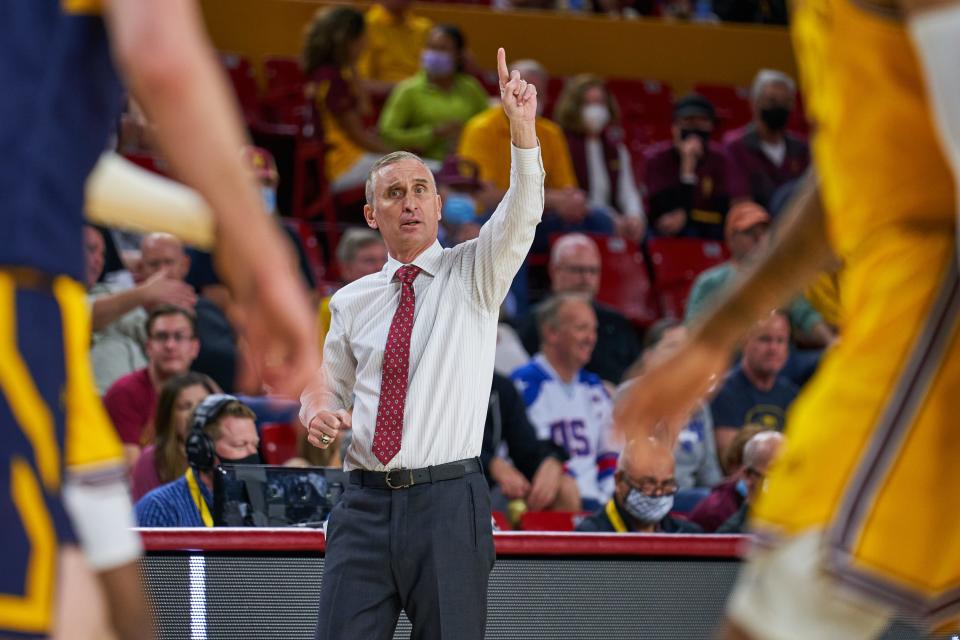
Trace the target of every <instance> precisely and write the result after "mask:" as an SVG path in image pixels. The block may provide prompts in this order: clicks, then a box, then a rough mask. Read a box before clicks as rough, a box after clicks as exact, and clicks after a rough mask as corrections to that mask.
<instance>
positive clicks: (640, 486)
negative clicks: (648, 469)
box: [623, 476, 680, 496]
mask: <svg viewBox="0 0 960 640" xmlns="http://www.w3.org/2000/svg"><path fill="white" fill-rule="evenodd" d="M623 479H624V480H625V481H626V483H627V484H628V485H630V486H631V487H633V488H634V489H636V490H637V491H639V492H640V493H642V494H643V495H645V496H672V495H673V494H675V493H676V492H677V491H679V490H680V486H679V485H678V484H677V481H676V480H674V479H673V478H671V479H669V480H664V481H663V482H657V481H656V480H654V479H653V478H640V479H639V480H637V481H634V480H633V479H632V478H628V477H627V476H624V477H623Z"/></svg>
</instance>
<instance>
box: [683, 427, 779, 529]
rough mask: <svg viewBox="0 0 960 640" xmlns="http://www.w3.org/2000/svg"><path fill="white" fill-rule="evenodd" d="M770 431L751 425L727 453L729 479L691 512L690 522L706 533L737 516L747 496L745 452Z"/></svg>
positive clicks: (738, 436)
mask: <svg viewBox="0 0 960 640" xmlns="http://www.w3.org/2000/svg"><path fill="white" fill-rule="evenodd" d="M765 431H769V429H764V428H763V427H761V426H759V425H747V426H745V427H744V428H743V429H741V430H740V431H739V432H737V436H736V437H735V438H734V439H733V441H732V442H731V443H730V445H729V446H728V447H727V449H726V451H724V467H725V468H726V469H727V470H728V471H729V475H728V476H727V479H726V480H724V481H723V482H721V483H720V484H718V485H717V486H715V487H714V488H713V489H712V490H711V491H710V493H709V495H707V497H706V498H704V499H703V500H701V501H700V503H699V504H697V506H696V507H695V508H694V509H693V510H692V511H691V512H690V520H691V521H692V522H695V523H697V524H698V525H699V526H700V527H702V528H703V530H704V531H705V532H706V533H714V532H715V531H716V530H717V528H718V527H719V526H720V525H722V524H723V523H724V522H726V521H727V520H728V519H729V518H730V516H732V515H733V514H735V513H736V512H737V511H738V510H739V509H740V507H741V506H743V503H744V500H746V497H747V486H746V484H745V483H744V482H743V480H744V457H743V454H744V449H745V448H746V445H747V443H748V442H749V441H750V440H751V439H753V438H754V437H755V436H756V435H757V434H759V433H763V432H765Z"/></svg>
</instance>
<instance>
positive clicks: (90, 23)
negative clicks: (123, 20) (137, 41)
mask: <svg viewBox="0 0 960 640" xmlns="http://www.w3.org/2000/svg"><path fill="white" fill-rule="evenodd" d="M98 4H99V3H98V2H96V1H95V0H94V1H90V0H28V1H17V0H12V1H9V2H4V3H3V20H0V228H2V229H3V236H4V239H3V242H2V243H0V265H4V266H11V265H13V266H26V267H33V268H35V269H39V270H40V271H43V272H44V273H47V274H50V275H59V274H64V275H68V276H70V277H72V278H74V279H76V280H79V281H83V250H82V241H81V238H82V235H81V230H82V225H83V215H82V214H83V189H84V182H85V179H86V177H87V175H88V174H89V173H90V171H91V170H92V168H93V166H94V164H95V163H96V161H97V158H98V156H99V155H100V154H101V152H102V151H103V150H104V148H105V147H106V145H107V142H108V140H109V137H110V134H111V129H112V126H113V123H114V122H115V120H116V118H117V116H118V114H119V112H120V108H121V106H122V91H121V87H120V82H119V79H118V77H117V73H116V71H115V70H114V66H113V62H112V59H111V56H110V48H109V43H108V41H107V33H106V30H105V25H104V22H103V18H102V16H100V15H99V11H98V6H97V5H98Z"/></svg>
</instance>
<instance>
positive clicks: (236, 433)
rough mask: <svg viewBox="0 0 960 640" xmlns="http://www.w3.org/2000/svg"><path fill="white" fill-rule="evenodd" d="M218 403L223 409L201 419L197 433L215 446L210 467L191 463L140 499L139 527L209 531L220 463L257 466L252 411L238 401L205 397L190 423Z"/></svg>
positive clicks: (258, 462) (229, 397)
mask: <svg viewBox="0 0 960 640" xmlns="http://www.w3.org/2000/svg"><path fill="white" fill-rule="evenodd" d="M218 404H222V406H219V407H218V408H217V409H216V410H215V411H214V412H213V415H210V416H209V417H208V418H206V419H203V418H202V417H201V418H200V420H199V422H200V430H201V431H202V432H203V435H204V436H205V437H206V438H209V440H210V444H211V445H212V448H213V459H212V460H210V461H209V462H210V466H209V468H204V467H205V466H206V465H203V464H198V462H197V461H195V460H190V465H189V466H188V467H187V470H186V472H185V473H184V474H183V475H182V476H180V477H179V478H177V479H176V480H174V481H173V482H168V483H167V484H165V485H162V486H160V487H157V488H156V489H154V490H153V491H151V492H149V493H148V494H147V495H145V496H143V497H142V498H141V499H140V500H139V501H138V502H137V504H136V508H135V510H136V515H137V524H138V525H139V526H141V527H212V526H213V518H212V515H211V510H212V506H213V467H214V466H217V465H220V464H222V463H229V464H260V454H259V453H258V452H257V447H258V446H259V445H260V437H259V436H258V435H257V425H256V424H255V423H254V418H255V417H254V414H253V411H251V410H250V409H249V408H247V407H246V406H245V405H244V404H243V403H241V402H240V401H239V400H237V399H236V398H233V397H232V396H227V395H224V394H215V395H212V396H207V398H205V399H204V401H203V402H201V403H200V404H199V405H198V406H197V408H196V409H195V410H194V412H193V415H192V416H191V421H195V420H197V416H198V413H200V412H201V411H202V410H203V409H205V408H208V407H209V408H213V407H217V406H218ZM195 428H196V426H191V429H195ZM190 437H193V436H192V435H191V436H190ZM188 458H189V456H188Z"/></svg>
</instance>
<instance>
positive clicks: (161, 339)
mask: <svg viewBox="0 0 960 640" xmlns="http://www.w3.org/2000/svg"><path fill="white" fill-rule="evenodd" d="M150 340H152V341H153V342H156V343H157V344H166V343H167V340H173V341H174V342H175V343H177V344H180V343H181V342H188V341H190V340H193V335H191V334H186V333H182V332H180V331H174V332H173V333H167V332H166V331H157V332H156V333H155V334H153V335H152V336H150Z"/></svg>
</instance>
